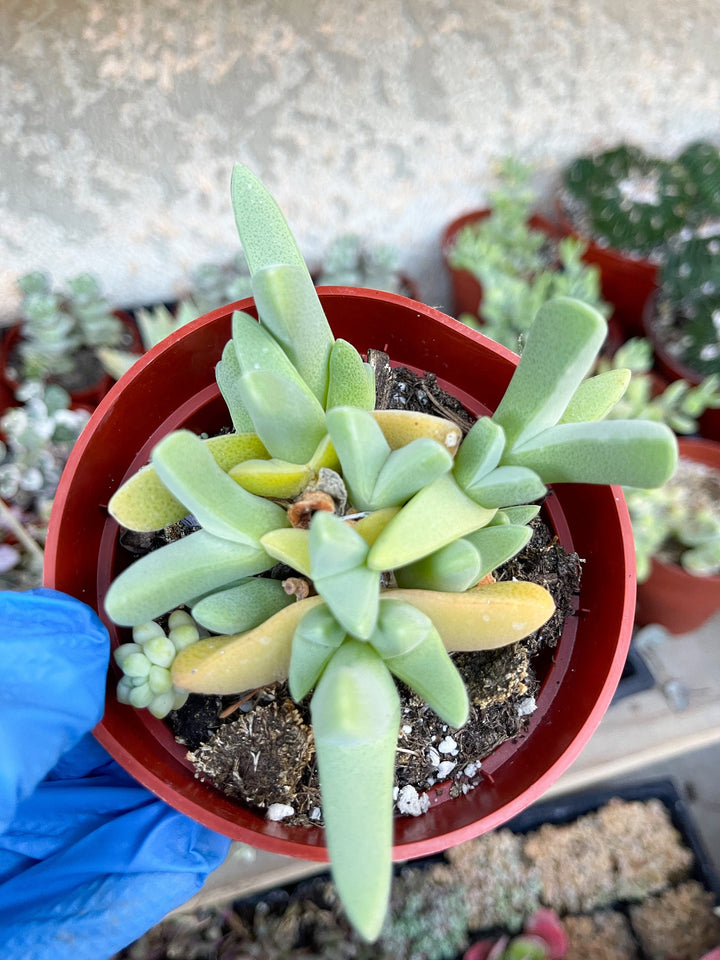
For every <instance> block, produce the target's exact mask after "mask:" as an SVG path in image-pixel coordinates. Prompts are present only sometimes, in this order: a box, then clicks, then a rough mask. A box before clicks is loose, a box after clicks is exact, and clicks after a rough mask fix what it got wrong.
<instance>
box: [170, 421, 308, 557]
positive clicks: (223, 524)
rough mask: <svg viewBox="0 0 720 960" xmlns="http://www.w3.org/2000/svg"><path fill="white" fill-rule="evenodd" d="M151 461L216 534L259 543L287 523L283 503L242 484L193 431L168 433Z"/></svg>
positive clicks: (171, 490)
mask: <svg viewBox="0 0 720 960" xmlns="http://www.w3.org/2000/svg"><path fill="white" fill-rule="evenodd" d="M152 464H153V466H154V467H155V471H156V473H157V475H158V477H159V478H160V480H161V481H162V482H163V484H164V485H165V486H166V487H167V489H168V490H169V491H170V492H171V493H172V494H173V496H175V497H177V499H178V500H179V501H180V502H181V503H182V504H183V505H184V506H185V507H187V510H188V513H192V514H193V515H194V517H195V519H196V520H197V522H198V523H199V524H200V526H201V527H202V528H203V529H204V530H207V532H208V533H212V534H214V535H215V536H216V537H223V538H224V539H226V540H235V541H237V542H238V543H246V544H248V545H250V546H257V541H258V540H259V539H260V537H261V536H262V535H263V534H264V533H267V532H268V531H269V530H274V529H275V528H277V527H287V526H289V523H288V519H287V514H286V513H285V511H284V510H283V509H282V507H280V506H278V505H277V504H276V503H272V502H271V501H270V500H264V499H263V498H262V497H256V496H255V495H254V494H252V493H248V491H247V490H243V488H242V487H240V486H238V484H237V483H235V481H234V480H232V479H231V478H230V477H229V476H228V474H227V473H225V472H224V471H223V470H222V469H221V467H220V466H219V465H218V464H217V463H216V462H215V458H214V457H213V455H212V453H210V451H209V450H208V448H207V445H206V444H205V443H203V441H202V440H201V439H200V438H199V437H198V436H196V435H195V434H194V433H191V432H190V431H189V430H175V431H174V432H173V433H170V434H168V436H166V437H164V438H163V439H162V440H161V441H160V442H159V443H158V444H157V445H156V446H155V449H154V450H153V452H152Z"/></svg>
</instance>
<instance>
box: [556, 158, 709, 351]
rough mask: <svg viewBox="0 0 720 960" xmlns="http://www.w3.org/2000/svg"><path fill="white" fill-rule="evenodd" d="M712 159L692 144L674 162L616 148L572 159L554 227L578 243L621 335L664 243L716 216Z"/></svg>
mask: <svg viewBox="0 0 720 960" xmlns="http://www.w3.org/2000/svg"><path fill="white" fill-rule="evenodd" d="M718 196H720V152H719V151H718V148H717V147H716V146H714V145H713V144H710V143H707V142H704V141H698V142H696V143H693V144H690V145H689V146H687V147H686V148H685V149H684V150H683V151H682V152H681V153H680V154H679V155H678V156H677V157H676V158H675V159H673V160H666V159H662V158H660V157H656V156H654V155H652V154H650V153H648V152H646V151H644V150H642V149H641V148H639V147H636V146H633V145H628V144H620V145H619V146H617V147H613V148H612V149H610V150H605V151H602V152H600V153H593V154H587V155H584V156H580V157H577V158H575V159H574V160H573V161H572V162H571V163H570V164H569V165H568V166H567V168H566V169H565V170H564V171H563V175H562V183H561V186H560V189H559V191H558V200H557V204H556V211H557V215H558V221H559V223H560V224H561V226H562V227H563V228H564V229H565V230H567V231H571V232H572V233H574V234H576V235H579V236H581V237H583V238H585V239H586V240H587V241H588V243H589V245H588V248H587V251H586V253H585V260H586V261H587V262H588V263H594V264H597V265H598V266H599V267H600V271H601V275H602V291H603V296H604V297H605V299H606V300H608V301H610V303H612V304H613V305H614V307H615V312H616V316H617V319H618V320H619V321H620V322H621V323H622V325H623V326H624V328H625V329H626V331H627V333H628V334H629V335H636V334H639V333H641V332H642V316H643V309H644V306H645V303H646V301H647V299H648V297H649V296H650V295H651V294H652V293H653V291H654V290H655V288H656V287H657V284H658V266H659V265H661V264H662V263H663V261H664V258H665V249H666V246H667V244H668V242H669V241H670V240H671V239H672V238H673V237H674V236H676V235H677V234H678V233H679V232H680V231H681V230H682V229H683V228H685V227H686V226H687V225H692V224H697V223H699V222H702V221H704V220H705V219H706V218H708V217H710V218H713V217H717V216H718V213H719V212H720V211H719V210H718Z"/></svg>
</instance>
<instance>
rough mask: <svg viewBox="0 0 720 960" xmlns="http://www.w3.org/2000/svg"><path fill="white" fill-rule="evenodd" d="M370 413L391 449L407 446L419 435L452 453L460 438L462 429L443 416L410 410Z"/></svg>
mask: <svg viewBox="0 0 720 960" xmlns="http://www.w3.org/2000/svg"><path fill="white" fill-rule="evenodd" d="M372 415H373V417H374V418H375V420H376V421H377V423H378V425H379V426H380V429H381V430H382V432H383V435H384V437H385V439H386V440H387V442H388V444H389V445H390V448H391V449H392V450H397V449H398V448H399V447H404V446H407V444H408V443H412V441H413V440H417V439H419V438H420V437H430V439H431V440H437V442H438V443H441V444H442V445H443V446H444V447H445V449H446V450H447V451H448V452H449V453H451V454H453V455H454V454H455V452H456V451H457V449H458V447H459V446H460V441H461V440H462V431H461V430H460V428H459V427H457V426H456V425H455V424H454V423H451V422H450V421H449V420H445V419H444V418H443V417H433V416H432V415H431V414H429V413H413V412H412V411H410V410H373V412H372Z"/></svg>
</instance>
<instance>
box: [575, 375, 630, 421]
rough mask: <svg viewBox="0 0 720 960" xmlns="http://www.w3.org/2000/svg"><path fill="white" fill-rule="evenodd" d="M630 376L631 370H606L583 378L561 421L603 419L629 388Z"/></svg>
mask: <svg viewBox="0 0 720 960" xmlns="http://www.w3.org/2000/svg"><path fill="white" fill-rule="evenodd" d="M630 377H631V373H630V371H629V370H606V371H605V373H599V374H598V375H597V376H595V377H589V378H588V379H587V380H583V382H582V383H581V384H580V386H579V387H578V388H577V390H576V391H575V393H574V394H573V396H572V397H571V399H570V403H569V404H568V405H567V407H566V408H565V413H564V414H563V415H562V417H561V418H560V423H583V422H586V421H588V420H602V419H603V418H604V417H606V416H607V415H608V413H610V411H611V410H612V408H613V407H614V406H615V404H616V403H617V402H618V400H620V398H621V397H622V396H623V394H624V393H625V391H626V390H627V388H628V384H629V383H630Z"/></svg>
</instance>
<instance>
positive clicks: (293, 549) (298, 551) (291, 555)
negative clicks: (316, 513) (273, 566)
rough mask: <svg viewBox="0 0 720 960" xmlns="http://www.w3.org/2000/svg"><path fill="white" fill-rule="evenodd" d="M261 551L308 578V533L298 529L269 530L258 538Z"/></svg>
mask: <svg viewBox="0 0 720 960" xmlns="http://www.w3.org/2000/svg"><path fill="white" fill-rule="evenodd" d="M260 545H261V546H262V548H263V550H266V551H267V553H268V554H269V555H270V556H271V557H272V558H273V559H274V560H278V561H279V562H280V563H285V564H287V565H288V566H289V567H292V569H293V570H297V572H298V573H300V574H302V575H303V576H305V577H309V576H310V531H309V530H301V529H300V528H299V527H290V528H286V529H284V530H280V529H278V530H271V531H270V532H269V533H266V534H265V536H264V537H260Z"/></svg>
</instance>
